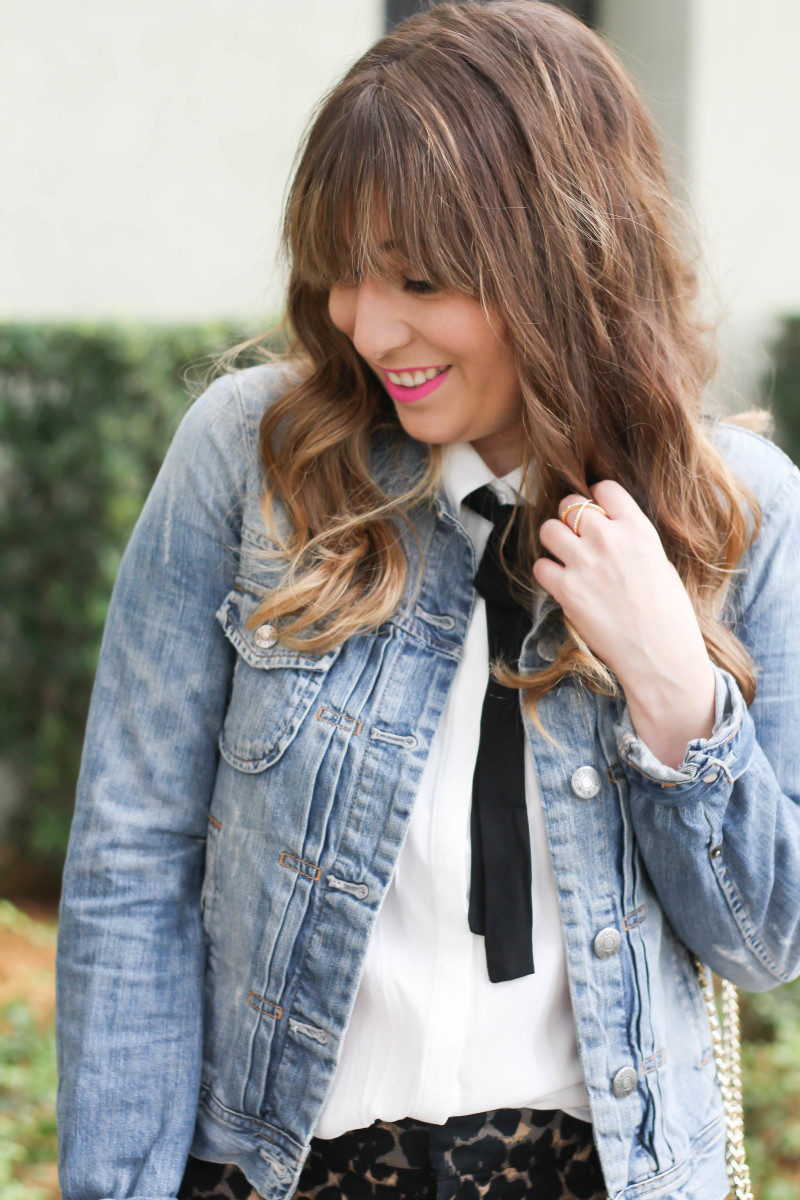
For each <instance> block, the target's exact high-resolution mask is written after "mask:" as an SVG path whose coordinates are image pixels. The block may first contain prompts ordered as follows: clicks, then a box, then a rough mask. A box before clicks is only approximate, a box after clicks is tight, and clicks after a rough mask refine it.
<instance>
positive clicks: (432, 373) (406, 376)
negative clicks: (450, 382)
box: [383, 365, 447, 388]
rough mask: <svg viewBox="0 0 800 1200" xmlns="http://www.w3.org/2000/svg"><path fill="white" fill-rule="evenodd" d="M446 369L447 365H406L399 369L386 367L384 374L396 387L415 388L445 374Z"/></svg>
mask: <svg viewBox="0 0 800 1200" xmlns="http://www.w3.org/2000/svg"><path fill="white" fill-rule="evenodd" d="M446 370H447V366H446V365H445V366H444V367H406V368H404V369H403V370H399V371H387V370H385V369H384V372H383V374H384V376H385V378H386V380H387V381H388V382H389V383H393V384H394V385H395V387H407V388H415V387H421V386H422V384H423V383H429V382H430V380H431V379H435V378H436V376H437V375H443V374H444V372H445V371H446Z"/></svg>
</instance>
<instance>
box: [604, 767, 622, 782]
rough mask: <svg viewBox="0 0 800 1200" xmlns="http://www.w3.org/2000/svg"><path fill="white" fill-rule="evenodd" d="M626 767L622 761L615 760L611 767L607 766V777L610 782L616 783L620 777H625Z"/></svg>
mask: <svg viewBox="0 0 800 1200" xmlns="http://www.w3.org/2000/svg"><path fill="white" fill-rule="evenodd" d="M624 775H625V769H624V767H623V766H622V763H621V762H614V763H612V764H611V766H610V767H606V779H608V780H609V782H610V783H616V781H617V780H618V779H622V778H624Z"/></svg>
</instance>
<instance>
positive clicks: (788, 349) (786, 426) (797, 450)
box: [762, 316, 800, 463]
mask: <svg viewBox="0 0 800 1200" xmlns="http://www.w3.org/2000/svg"><path fill="white" fill-rule="evenodd" d="M769 351H770V355H769V357H770V370H769V373H768V374H767V375H766V376H765V378H764V380H763V381H762V392H763V395H764V401H765V403H766V404H767V406H768V407H769V408H771V409H772V411H773V413H774V415H775V434H774V438H773V440H774V441H775V442H776V443H777V445H779V446H780V447H781V449H782V450H785V451H786V453H787V454H788V455H789V457H790V458H792V459H793V460H794V461H795V462H796V463H800V316H791V317H784V319H783V320H782V321H781V322H780V326H779V330H778V333H777V335H776V337H775V338H774V339H773V341H772V343H771V345H770V347H769Z"/></svg>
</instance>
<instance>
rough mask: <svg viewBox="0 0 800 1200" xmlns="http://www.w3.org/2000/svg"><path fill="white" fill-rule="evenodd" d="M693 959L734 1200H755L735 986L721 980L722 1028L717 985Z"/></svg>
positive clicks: (698, 960) (695, 959)
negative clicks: (746, 1150) (746, 1147)
mask: <svg viewBox="0 0 800 1200" xmlns="http://www.w3.org/2000/svg"><path fill="white" fill-rule="evenodd" d="M692 957H693V959H694V965H695V970H696V971H697V978H698V980H699V982H700V987H701V988H702V991H703V999H704V1000H705V1002H706V1008H707V1009H708V1020H709V1024H710V1025H711V1042H712V1045H713V1047H714V1061H715V1063H716V1067H717V1079H718V1080H719V1089H720V1092H721V1093H722V1102H723V1105H724V1107H725V1133H726V1138H725V1160H726V1164H727V1168H728V1180H729V1181H730V1185H731V1191H732V1194H733V1196H734V1197H735V1200H753V1190H752V1188H751V1186H750V1171H749V1170H748V1168H747V1163H746V1162H745V1160H744V1113H743V1111H742V1059H741V1033H740V1029H739V997H738V995H737V992H736V985H735V984H733V983H731V982H730V980H728V979H723V980H722V993H721V999H722V1026H721V1027H720V1022H719V1014H718V1013H717V1001H716V997H715V995H714V985H713V984H712V983H711V982H710V980H709V976H708V972H707V971H706V968H705V965H704V964H703V963H701V962H700V959H699V958H697V956H696V955H693V956H692Z"/></svg>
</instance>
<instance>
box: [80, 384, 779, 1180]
mask: <svg viewBox="0 0 800 1200" xmlns="http://www.w3.org/2000/svg"><path fill="white" fill-rule="evenodd" d="M285 386H286V376H285V374H284V370H283V369H282V368H281V367H279V366H275V365H267V366H261V367H253V368H249V369H247V370H244V371H240V372H238V373H236V374H235V375H230V376H223V377H221V378H220V379H218V380H216V381H215V382H214V383H213V384H212V385H211V387H210V388H208V389H207V391H206V392H205V393H204V394H203V395H202V396H201V397H200V398H199V399H197V400H196V401H195V402H194V403H193V404H192V405H191V406H190V407H189V408H188V409H187V411H186V413H185V414H184V416H183V419H182V421H181V423H180V425H179V428H178V430H177V432H176V434H175V437H174V439H173V441H172V444H171V446H170V448H169V450H168V452H167V454H166V457H165V460H164V462H163V464H162V467H161V470H160V472H159V474H158V477H157V479H156V481H155V483H154V485H153V487H152V490H151V492H150V494H149V496H148V498H147V501H146V503H145V505H144V508H143V510H142V512H141V515H140V517H139V520H138V522H137V524H136V526H135V529H134V531H133V534H132V536H131V538H130V541H129V543H128V546H127V548H126V550H125V554H124V556H123V559H122V562H121V566H120V569H119V572H118V576H117V579H116V582H115V585H114V589H113V593H112V597H111V603H110V608H109V612H108V617H107V621H106V625H105V629H104V633H103V639H102V645H101V651H100V659H99V665H98V668H97V674H96V678H95V682H94V688H93V692H92V698H91V705H90V709H89V715H88V722H87V727H86V736H85V743H84V747H83V756H82V761H81V769H80V777H79V782H78V789H77V803H76V811H75V816H74V820H73V824H72V830H71V835H70V843H69V850H68V855H67V863H66V870H65V874H64V885H63V896H62V903H61V920H60V929H59V941H58V956H57V1034H58V1060H59V1076H60V1080H59V1092H58V1131H59V1143H60V1159H61V1168H60V1169H61V1186H62V1190H63V1196H64V1200H98V1198H102V1197H136V1198H138V1200H167V1198H169V1200H174V1197H175V1195H176V1191H177V1189H178V1187H179V1184H180V1181H181V1177H182V1174H183V1170H184V1166H185V1163H186V1158H187V1155H188V1154H189V1153H190V1152H191V1153H192V1154H194V1155H196V1156H197V1157H200V1158H208V1159H210V1160H212V1161H222V1162H235V1163H237V1164H238V1165H239V1166H240V1167H241V1168H242V1170H243V1171H244V1172H245V1174H246V1176H247V1177H248V1179H249V1180H250V1182H251V1183H252V1184H253V1186H254V1187H255V1188H256V1189H257V1190H258V1192H260V1193H261V1194H262V1195H263V1196H264V1197H265V1198H266V1200H288V1198H289V1197H290V1196H291V1195H292V1193H293V1191H294V1190H295V1188H296V1186H297V1181H298V1177H299V1174H300V1171H301V1169H302V1166H303V1164H304V1161H305V1159H306V1156H307V1154H308V1151H309V1144H310V1139H311V1137H312V1135H313V1134H314V1128H315V1122H316V1120H317V1117H318V1114H319V1113H320V1112H321V1109H322V1105H323V1102H324V1100H325V1098H326V1094H327V1091H328V1088H329V1085H330V1083H331V1081H332V1078H333V1073H334V1071H335V1069H336V1065H337V1060H338V1054H339V1049H340V1046H341V1044H342V1039H343V1034H344V1032H345V1029H346V1027H347V1023H348V1018H349V1015H350V1013H351V1010H352V1006H353V1003H354V1000H355V995H356V991H357V989H358V984H359V976H360V969H361V966H362V963H363V960H364V957H365V951H366V947H367V941H368V938H369V935H370V929H371V927H372V924H373V922H374V920H375V917H376V914H377V912H378V909H379V908H380V904H381V900H382V897H383V896H384V894H385V892H386V888H387V886H388V884H389V881H390V879H391V877H392V872H393V869H394V865H395V863H396V860H397V857H398V854H399V851H400V848H401V845H402V843H403V838H404V835H405V833H406V830H407V827H408V821H409V816H410V813H411V809H412V806H413V802H414V797H415V794H416V791H417V787H418V784H419V780H420V776H421V773H422V769H423V766H424V763H425V758H426V755H427V752H428V749H429V746H430V744H431V738H432V736H433V734H434V731H435V730H436V727H437V722H438V720H439V718H440V715H441V712H442V708H443V705H444V702H445V698H446V696H447V693H448V689H449V687H450V685H451V682H452V680H453V675H454V672H455V669H456V665H457V663H458V661H459V656H460V654H461V648H462V643H463V639H464V635H465V630H466V626H467V622H468V619H469V616H470V613H471V610H472V605H473V603H474V599H475V593H474V589H473V586H472V577H473V574H474V572H475V569H476V563H475V554H474V550H473V548H472V544H471V542H470V540H469V538H468V536H467V534H466V531H465V530H464V529H463V527H462V526H461V525H460V523H459V521H458V519H457V514H456V513H455V512H454V511H452V509H451V507H450V506H449V504H448V501H447V498H446V496H445V495H444V493H443V492H442V493H440V494H439V496H438V498H437V499H436V501H435V503H431V504H430V505H427V504H426V505H421V506H419V507H418V510H415V511H416V512H417V514H418V515H415V518H414V519H415V525H416V529H417V531H418V533H419V535H420V542H421V548H422V555H421V556H420V553H419V549H418V547H417V544H416V542H415V540H414V538H413V537H412V536H411V534H410V532H409V531H408V530H407V529H406V528H405V526H403V525H402V523H400V522H398V536H399V537H401V538H402V540H403V543H404V546H405V549H406V553H407V557H408V561H409V577H408V583H407V588H406V593H405V596H404V598H403V600H402V602H401V604H400V605H399V607H398V609H397V610H396V612H395V615H394V616H392V617H391V618H390V619H388V620H386V621H385V622H384V623H383V624H382V625H380V627H378V628H377V629H376V630H374V631H372V632H369V633H366V634H359V635H354V636H352V637H350V638H348V639H347V640H346V641H345V642H344V643H343V644H341V645H338V646H336V647H335V648H333V649H331V650H328V651H326V652H325V653H322V654H309V653H303V652H302V651H298V650H287V649H284V648H283V647H282V646H281V645H280V644H279V643H277V642H276V641H275V639H274V635H273V632H272V630H271V627H270V626H268V625H262V626H260V627H259V628H257V629H256V630H254V631H253V630H248V629H246V628H245V621H246V618H247V616H248V615H249V613H250V612H251V611H252V609H253V608H254V606H255V605H256V603H257V600H258V598H259V596H260V595H262V594H263V592H264V590H265V588H267V587H269V586H270V585H271V584H274V582H275V581H276V579H277V578H278V573H279V572H281V571H282V570H284V569H285V568H284V567H283V566H282V565H281V564H280V563H277V562H276V560H273V561H265V560H264V559H263V558H262V557H259V550H260V549H261V548H262V547H264V546H265V545H267V544H268V543H267V541H266V538H265V532H264V526H263V522H262V518H261V513H260V510H259V500H260V495H261V491H262V482H263V479H262V470H263V468H262V467H261V466H260V464H259V460H258V424H259V418H260V416H261V413H262V412H263V410H264V408H265V406H266V405H268V404H269V403H270V402H271V401H272V400H274V399H275V398H276V397H277V396H278V395H279V394H280V392H281V390H282V389H283V388H285ZM709 428H710V429H711V431H712V436H713V437H714V439H715V442H716V444H717V445H718V446H719V447H720V449H721V451H722V452H723V453H724V455H725V457H726V459H727V461H728V462H729V463H730V465H731V467H732V468H733V470H734V471H735V472H736V473H737V474H738V475H739V476H740V477H742V478H743V479H744V480H745V481H746V482H747V483H748V484H749V485H750V486H751V487H752V488H753V489H754V491H755V492H756V494H757V495H758V497H759V499H760V501H761V504H762V506H763V511H764V519H763V526H762V528H761V531H760V533H759V536H758V538H757V540H756V541H755V543H754V544H753V546H752V547H751V549H750V550H749V551H748V552H747V554H746V556H745V558H744V559H743V561H742V563H741V564H740V565H741V566H742V568H743V570H742V571H741V573H739V574H737V575H735V577H734V584H733V587H732V590H731V593H730V595H729V598H728V601H727V602H726V604H725V611H724V613H723V614H721V615H722V619H723V620H725V622H726V623H727V624H729V626H731V627H732V628H733V629H734V630H735V632H736V633H737V635H738V636H739V637H740V638H741V639H742V641H743V642H744V644H745V645H746V646H747V647H748V649H749V650H750V652H751V653H752V654H753V656H754V658H755V660H756V662H757V664H758V665H759V667H760V675H759V682H758V694H757V696H756V698H755V701H754V703H753V704H752V705H751V706H750V708H747V707H746V705H745V704H744V702H743V699H742V695H741V692H740V690H739V688H738V685H737V684H736V681H735V680H734V678H733V676H732V675H731V674H730V673H729V672H728V671H726V670H724V669H722V668H719V667H717V666H716V665H714V674H715V679H716V719H715V724H714V728H713V731H712V733H711V736H710V737H709V738H696V739H694V740H692V741H690V742H689V743H688V744H687V749H686V755H685V758H684V761H683V762H682V764H681V765H680V767H679V768H677V769H674V768H672V767H669V766H666V765H664V764H663V763H661V762H660V761H658V759H657V758H655V756H654V755H653V754H652V753H651V752H650V750H649V749H648V748H647V746H646V745H645V744H644V743H643V742H642V741H641V739H639V738H638V737H637V735H636V732H635V730H634V727H633V725H632V722H631V719H630V714H629V712H628V707H627V704H626V703H625V702H624V698H622V699H620V700H619V701H617V700H613V699H611V698H609V697H599V696H597V695H595V694H594V693H592V692H591V691H589V690H588V689H587V688H586V687H585V686H584V685H583V684H582V683H579V682H576V681H574V680H573V679H571V678H570V679H565V680H563V681H562V683H561V684H560V685H559V686H558V687H557V688H556V689H555V690H553V691H552V692H551V693H550V694H549V695H548V696H546V697H545V698H544V700H543V701H542V702H541V707H540V710H539V711H540V715H541V717H542V721H543V723H544V724H545V727H546V728H547V729H548V730H549V731H550V732H551V733H552V734H553V735H554V736H555V738H556V739H557V740H558V742H560V743H561V747H562V748H561V749H557V748H556V747H554V746H553V745H551V744H550V742H548V741H547V740H546V739H545V738H543V737H542V736H541V734H540V733H539V732H538V731H537V729H536V727H535V726H534V725H533V724H532V722H530V721H529V720H528V719H527V718H525V728H526V733H527V736H528V738H529V739H530V744H531V748H532V751H533V756H534V760H535V763H536V768H537V772H538V778H539V783H540V789H541V796H542V805H543V809H544V817H545V824H546V828H547V836H548V839H549V843H550V850H551V854H552V861H553V868H554V873H555V879H556V884H557V889H558V897H559V904H560V910H561V917H562V922H563V930H564V938H565V944H566V950H567V963H568V971H569V981H570V993H571V998H572V1003H573V1008H574V1015H575V1022H576V1029H577V1038H578V1045H579V1049H580V1055H581V1061H582V1065H583V1070H584V1074H585V1078H586V1086H587V1090H588V1094H589V1099H590V1104H591V1110H592V1118H593V1123H594V1135H595V1140H596V1143H597V1148H598V1152H599V1156H600V1161H601V1164H602V1169H603V1173H604V1176H605V1180H606V1186H607V1189H608V1193H609V1196H610V1197H611V1198H612V1200H634V1198H638V1197H643V1198H644V1197H646V1198H647V1200H650V1198H651V1197H653V1196H659V1197H670V1198H673V1197H674V1198H679V1200H722V1197H723V1196H724V1195H725V1193H726V1192H727V1190H728V1186H727V1178H726V1172H725V1159H724V1125H723V1110H722V1103H721V1099H720V1092H719V1087H718V1084H717V1081H716V1075H715V1068H714V1059H713V1054H712V1042H711V1035H710V1029H709V1023H708V1018H707V1014H706V1010H705V1007H704V1002H703V998H702V995H701V992H700V990H699V987H698V984H697V980H696V976H695V971H694V969H693V965H692V961H691V956H690V952H694V953H696V954H698V955H699V956H700V958H701V959H702V960H703V961H704V962H705V963H706V964H708V965H710V966H711V967H712V968H713V969H714V970H715V971H716V972H718V973H719V974H721V975H723V976H725V977H727V978H729V979H732V980H733V981H734V982H735V983H737V984H738V985H739V986H740V987H742V988H745V989H748V990H752V991H760V990H766V989H768V988H772V987H775V986H776V985H777V984H779V983H781V982H782V981H787V980H790V979H792V978H794V977H795V976H796V975H798V974H800V922H799V920H798V918H800V905H799V904H798V896H799V895H800V809H799V808H798V802H799V801H800V471H798V469H797V467H795V466H794V465H793V464H792V462H791V461H790V459H789V458H788V457H787V456H786V455H785V454H784V453H783V452H782V451H781V450H780V449H778V448H777V447H776V446H775V445H774V444H773V443H772V442H770V441H768V440H767V439H765V438H763V437H760V436H758V435H757V434H754V433H751V432H747V431H744V430H742V429H740V428H738V427H736V426H733V425H730V424H726V423H725V422H724V421H723V420H720V419H716V420H714V421H713V422H712V423H711V424H710V426H709ZM424 452H425V448H424V447H423V446H422V445H421V443H418V442H415V441H414V440H413V439H411V438H407V439H405V441H404V444H403V449H402V455H401V456H400V457H399V458H398V457H397V456H395V455H394V454H393V453H389V452H388V450H387V448H385V447H382V446H381V444H379V443H378V442H377V441H376V444H375V447H374V451H373V459H372V467H373V470H374V472H375V474H376V477H377V478H379V479H380V480H381V481H382V482H383V483H384V486H386V487H387V490H390V488H391V486H392V485H393V482H394V485H397V484H398V483H399V481H400V479H401V478H402V479H403V480H405V481H406V482H408V480H409V479H410V478H411V475H412V473H413V472H415V471H417V470H418V469H421V467H422V464H423V457H424ZM398 472H400V473H401V474H400V475H398V474H397V473H398ZM278 512H279V515H281V519H282V520H285V519H286V515H285V513H281V509H280V507H279V508H278ZM417 588H418V590H417ZM542 597H543V598H542V599H541V601H540V603H539V604H538V606H537V607H536V608H534V610H533V623H532V627H531V630H530V632H529V633H528V635H527V636H526V638H525V641H524V644H523V648H522V654H521V659H520V662H521V665H522V667H523V669H525V668H528V669H534V670H535V669H536V668H541V667H542V665H543V664H544V663H546V662H548V661H552V659H553V657H554V654H555V648H556V645H557V643H558V640H559V638H560V636H561V633H562V632H563V625H562V621H563V615H562V613H561V610H560V608H559V606H558V605H557V604H556V602H555V601H554V600H553V599H552V598H551V597H549V595H547V594H545V593H542Z"/></svg>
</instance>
